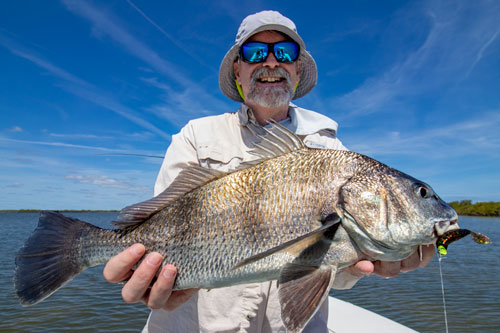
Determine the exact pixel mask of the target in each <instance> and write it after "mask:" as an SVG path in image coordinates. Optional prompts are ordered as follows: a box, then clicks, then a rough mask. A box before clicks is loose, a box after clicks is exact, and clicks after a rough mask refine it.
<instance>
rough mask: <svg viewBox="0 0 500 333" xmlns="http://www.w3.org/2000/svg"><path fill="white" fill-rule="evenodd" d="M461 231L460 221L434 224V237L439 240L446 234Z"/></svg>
mask: <svg viewBox="0 0 500 333" xmlns="http://www.w3.org/2000/svg"><path fill="white" fill-rule="evenodd" d="M456 229H460V227H459V226H458V219H453V220H440V221H436V222H434V236H435V237H436V238H438V237H439V236H442V235H443V234H444V233H445V232H448V231H451V230H456Z"/></svg>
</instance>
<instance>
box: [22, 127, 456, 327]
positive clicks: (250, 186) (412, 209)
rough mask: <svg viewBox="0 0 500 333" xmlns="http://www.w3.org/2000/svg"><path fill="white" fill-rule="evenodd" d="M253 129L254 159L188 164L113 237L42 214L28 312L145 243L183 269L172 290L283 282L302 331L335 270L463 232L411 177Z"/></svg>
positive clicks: (30, 256) (32, 252)
mask: <svg viewBox="0 0 500 333" xmlns="http://www.w3.org/2000/svg"><path fill="white" fill-rule="evenodd" d="M255 130H256V131H260V133H255V135H257V136H259V137H260V139H261V140H260V142H259V143H258V144H255V147H254V149H253V153H254V154H256V155H258V156H259V159H258V160H256V161H253V162H249V163H246V164H244V165H242V166H241V167H240V169H239V170H236V171H233V172H230V173H223V172H220V171H214V170H207V169H204V168H201V167H199V166H191V167H189V168H187V169H186V170H184V171H182V172H181V173H180V175H179V176H178V178H177V179H176V180H175V181H174V182H173V183H172V185H171V186H170V187H169V188H167V189H166V190H165V191H164V192H163V193H162V194H160V195H159V196H157V197H155V198H153V199H151V200H148V201H145V202H142V203H138V204H135V205H132V206H129V207H126V208H124V209H123V210H122V211H121V212H120V214H119V216H118V219H117V221H116V222H115V224H116V226H117V227H118V228H117V229H114V230H105V229H100V228H97V227H95V226H93V225H91V224H88V223H86V222H82V221H79V220H77V219H73V218H69V217H66V216H63V215H61V214H58V213H54V212H42V214H41V216H40V220H39V223H38V227H37V228H36V230H35V231H34V233H33V234H32V235H31V237H30V238H29V239H28V240H27V241H26V243H25V244H24V246H23V247H22V248H21V249H20V251H19V253H18V255H17V257H16V265H17V266H16V272H15V279H14V281H15V289H16V292H17V295H18V297H19V299H20V302H21V304H23V305H31V304H35V303H38V302H40V301H42V300H43V299H45V298H46V297H48V296H50V295H51V294H52V293H53V292H55V291H56V290H57V289H58V288H60V287H61V286H63V285H64V284H65V283H67V282H68V281H70V280H71V279H72V278H74V277H75V276H76V275H77V274H79V273H80V272H82V271H83V270H85V269H87V268H89V267H92V266H96V265H101V264H105V263H106V262H107V261H108V260H109V259H110V258H111V257H112V256H114V255H116V254H118V253H119V252H121V251H122V250H124V249H125V248H127V247H128V246H130V245H132V244H134V243H137V242H140V243H142V244H144V245H145V246H146V249H147V252H151V251H157V252H159V253H161V254H162V255H163V256H164V262H163V264H167V263H168V264H174V265H175V266H176V267H177V270H178V274H177V279H176V281H175V289H176V290H179V289H187V288H218V287H225V286H231V285H236V284H241V283H249V282H258V281H266V280H274V279H276V280H278V282H279V298H280V303H281V315H282V319H283V322H284V323H285V325H286V326H287V328H288V330H289V331H291V332H295V331H301V330H302V329H303V328H304V326H305V325H306V324H307V322H308V321H309V319H310V318H311V317H312V316H313V315H314V313H315V312H316V311H317V309H318V307H319V305H320V304H321V303H322V302H323V301H324V300H325V298H326V297H327V295H328V292H329V290H330V289H331V286H332V283H333V281H334V278H335V273H336V271H337V270H339V269H341V268H343V267H346V266H348V265H351V264H353V263H355V262H357V261H358V260H360V259H368V260H386V261H387V260H391V261H392V260H402V259H404V258H406V257H408V256H409V255H410V254H412V253H413V252H415V251H416V249H417V247H418V246H419V245H421V244H431V243H435V242H436V240H437V237H438V236H440V235H442V234H443V233H445V232H446V231H449V230H453V229H457V228H458V225H457V223H456V222H457V214H456V213H455V211H454V210H453V209H452V208H451V207H450V206H449V205H448V204H446V203H445V202H444V201H443V200H441V199H440V198H439V197H438V196H437V195H436V194H435V193H434V192H433V190H432V188H431V187H430V186H429V185H427V184H425V183H423V182H421V181H419V180H417V179H415V178H412V177H410V176H408V175H406V174H404V173H401V172H399V171H397V170H394V169H392V168H390V167H388V166H386V165H384V164H382V163H380V162H377V161H375V160H373V159H371V158H369V157H366V156H364V155H361V154H357V153H354V152H350V151H342V150H329V149H312V148H308V147H306V146H305V145H304V144H303V142H302V141H301V140H300V139H299V138H298V137H297V136H295V135H294V134H293V133H291V132H290V131H288V130H287V129H285V128H284V127H282V126H280V125H279V124H275V123H273V124H270V126H269V128H267V129H266V128H263V129H255Z"/></svg>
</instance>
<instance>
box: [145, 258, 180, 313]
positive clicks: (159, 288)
mask: <svg viewBox="0 0 500 333" xmlns="http://www.w3.org/2000/svg"><path fill="white" fill-rule="evenodd" d="M176 274H177V269H176V268H175V266H173V265H166V266H165V267H163V269H162V270H161V272H160V274H159V275H158V279H157V280H156V282H155V283H154V285H153V287H152V288H151V290H150V292H149V295H148V296H147V297H146V299H145V300H144V303H145V304H146V305H147V306H148V307H149V308H150V309H153V310H155V309H161V308H162V307H164V306H165V304H166V303H167V301H168V299H169V297H170V295H171V294H172V288H173V286H174V282H175V275H176Z"/></svg>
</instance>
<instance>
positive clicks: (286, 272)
mask: <svg viewBox="0 0 500 333" xmlns="http://www.w3.org/2000/svg"><path fill="white" fill-rule="evenodd" d="M336 271H337V268H336V267H325V268H323V267H314V266H304V265H296V264H288V265H286V266H285V267H284V268H283V270H282V271H281V275H280V280H279V291H278V294H279V298H280V304H281V319H282V320H283V323H284V324H285V326H286V328H287V329H288V332H300V331H302V330H303V329H304V327H305V326H306V325H307V323H308V322H309V320H310V319H311V318H312V317H313V316H314V314H315V313H316V311H318V309H319V307H320V306H321V304H323V302H324V300H325V299H326V297H327V296H328V292H329V291H330V289H331V287H332V285H333V281H334V279H335V273H336Z"/></svg>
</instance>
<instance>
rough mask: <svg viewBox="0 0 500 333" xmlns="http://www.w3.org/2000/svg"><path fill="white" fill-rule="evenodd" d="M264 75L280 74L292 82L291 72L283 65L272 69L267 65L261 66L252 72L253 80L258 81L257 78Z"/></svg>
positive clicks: (279, 75)
mask: <svg viewBox="0 0 500 333" xmlns="http://www.w3.org/2000/svg"><path fill="white" fill-rule="evenodd" d="M263 76H278V77H282V78H284V79H285V80H286V81H287V82H288V83H289V84H290V74H289V73H288V72H287V71H286V70H285V69H283V68H281V67H276V68H274V69H270V68H267V67H261V68H259V69H256V70H255V71H254V72H253V73H252V81H254V82H255V81H257V79H259V78H261V77H263Z"/></svg>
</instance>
